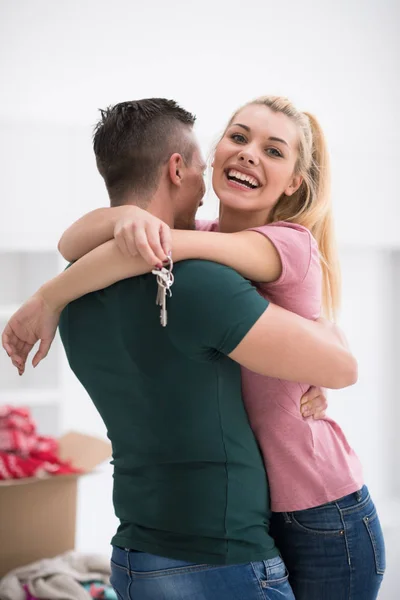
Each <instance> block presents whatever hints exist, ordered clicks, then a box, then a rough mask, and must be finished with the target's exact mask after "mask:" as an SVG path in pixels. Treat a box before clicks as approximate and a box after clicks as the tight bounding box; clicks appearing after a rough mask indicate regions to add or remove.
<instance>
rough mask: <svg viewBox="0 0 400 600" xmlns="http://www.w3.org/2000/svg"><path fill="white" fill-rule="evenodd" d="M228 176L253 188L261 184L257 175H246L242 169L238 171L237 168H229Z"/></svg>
mask: <svg viewBox="0 0 400 600" xmlns="http://www.w3.org/2000/svg"><path fill="white" fill-rule="evenodd" d="M227 177H228V179H230V180H233V181H237V182H238V183H240V184H242V185H244V186H246V187H247V188H250V189H252V190H253V189H255V188H258V187H259V186H260V184H259V182H258V181H257V179H256V178H255V177H252V176H251V175H245V174H244V173H241V172H240V171H236V169H229V171H228V173H227Z"/></svg>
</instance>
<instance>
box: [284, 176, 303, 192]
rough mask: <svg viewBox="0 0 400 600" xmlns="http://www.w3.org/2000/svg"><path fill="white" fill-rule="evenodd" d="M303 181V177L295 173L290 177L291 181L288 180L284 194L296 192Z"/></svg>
mask: <svg viewBox="0 0 400 600" xmlns="http://www.w3.org/2000/svg"><path fill="white" fill-rule="evenodd" d="M302 183H303V178H302V176H301V175H295V176H294V177H293V179H292V181H291V182H290V184H289V185H288V186H287V188H286V189H285V192H284V194H285V196H292V195H293V194H294V193H295V192H297V190H298V189H299V187H300V186H301V184H302Z"/></svg>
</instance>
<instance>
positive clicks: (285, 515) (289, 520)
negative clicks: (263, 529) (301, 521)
mask: <svg viewBox="0 0 400 600" xmlns="http://www.w3.org/2000/svg"><path fill="white" fill-rule="evenodd" d="M282 515H283V518H284V519H285V523H291V522H292V519H291V516H290V515H289V513H287V512H284V513H282Z"/></svg>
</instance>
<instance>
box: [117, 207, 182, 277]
mask: <svg viewBox="0 0 400 600" xmlns="http://www.w3.org/2000/svg"><path fill="white" fill-rule="evenodd" d="M114 237H115V241H116V243H117V246H118V248H119V249H120V251H121V252H122V254H124V255H125V256H136V255H137V254H140V255H141V256H142V258H143V259H144V260H145V261H146V262H147V263H148V264H149V265H151V266H155V265H158V266H159V265H161V264H162V263H163V262H164V261H165V260H166V258H167V256H168V254H169V253H170V252H171V248H172V243H171V230H170V228H169V226H168V225H167V224H166V223H164V221H161V220H160V219H157V217H154V216H153V215H152V214H150V213H149V212H147V211H146V210H143V209H141V208H139V207H137V206H132V207H130V210H129V212H128V213H127V214H125V215H124V216H123V217H121V218H120V219H119V220H118V221H117V223H116V225H115V228H114Z"/></svg>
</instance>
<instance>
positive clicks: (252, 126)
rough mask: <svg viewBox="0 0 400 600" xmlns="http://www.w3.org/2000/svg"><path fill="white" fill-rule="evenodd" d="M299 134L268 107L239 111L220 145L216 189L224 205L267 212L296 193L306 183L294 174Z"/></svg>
mask: <svg viewBox="0 0 400 600" xmlns="http://www.w3.org/2000/svg"><path fill="white" fill-rule="evenodd" d="M297 157H298V133H297V128H296V125H295V124H294V122H293V121H292V120H291V119H290V118H289V117H287V116H286V115H284V114H283V113H276V112H274V111H272V110H271V109H270V108H268V107H267V106H264V105H258V104H250V105H248V106H246V107H245V108H243V109H242V110H240V111H239V112H238V113H237V115H236V116H235V117H234V119H233V121H232V124H231V125H230V126H229V127H228V129H227V130H226V132H225V134H224V136H223V138H222V139H221V141H220V142H219V143H218V145H217V148H216V151H215V156H214V162H213V168H214V170H213V187H214V191H215V193H216V195H217V196H218V198H219V199H220V202H221V204H222V205H223V206H226V207H229V208H231V209H236V210H243V211H254V212H260V211H267V212H268V213H269V212H270V211H271V209H272V208H273V207H274V205H275V204H276V202H277V201H278V200H279V198H280V196H281V195H282V194H283V193H285V194H286V195H288V196H290V195H292V194H293V193H294V192H295V191H296V190H297V189H298V188H299V187H300V185H301V182H302V179H301V177H299V176H294V168H295V165H296V161H297Z"/></svg>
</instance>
